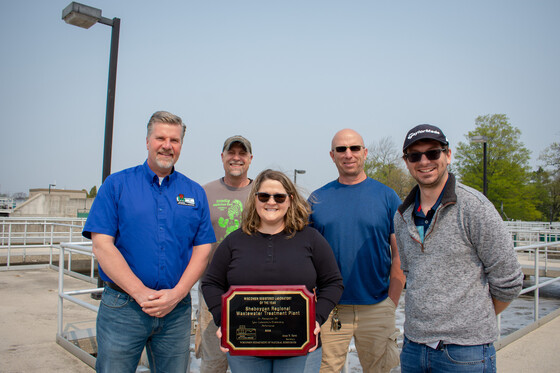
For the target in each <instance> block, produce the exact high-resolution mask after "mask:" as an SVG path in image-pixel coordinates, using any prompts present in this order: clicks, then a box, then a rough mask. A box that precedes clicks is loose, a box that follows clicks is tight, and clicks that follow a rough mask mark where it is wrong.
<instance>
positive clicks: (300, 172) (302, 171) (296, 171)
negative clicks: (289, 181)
mask: <svg viewBox="0 0 560 373" xmlns="http://www.w3.org/2000/svg"><path fill="white" fill-rule="evenodd" d="M304 173H305V170H297V169H294V184H295V183H296V177H297V174H304Z"/></svg>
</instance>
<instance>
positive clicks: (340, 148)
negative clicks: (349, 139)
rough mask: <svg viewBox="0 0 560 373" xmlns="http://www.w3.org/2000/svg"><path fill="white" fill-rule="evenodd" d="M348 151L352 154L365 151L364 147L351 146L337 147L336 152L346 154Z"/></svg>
mask: <svg viewBox="0 0 560 373" xmlns="http://www.w3.org/2000/svg"><path fill="white" fill-rule="evenodd" d="M346 149H350V151H351V152H354V153H355V152H359V151H360V150H362V149H363V146H361V145H351V146H335V147H334V150H335V151H336V152H337V153H344V152H346Z"/></svg>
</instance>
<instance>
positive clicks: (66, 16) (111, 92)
mask: <svg viewBox="0 0 560 373" xmlns="http://www.w3.org/2000/svg"><path fill="white" fill-rule="evenodd" d="M62 19H63V20H64V22H66V23H68V24H70V25H74V26H78V27H81V28H85V29H88V28H90V27H91V26H93V25H95V24H96V23H102V24H104V25H107V26H111V29H112V32H111V51H110V54H109V82H108V84H107V109H106V111H105V140H104V145H103V172H102V174H101V182H104V181H105V179H106V178H107V176H109V175H110V174H111V153H112V148H113V120H114V117H115V89H116V86H117V57H118V53H119V33H120V29H121V20H120V18H116V17H115V18H113V19H109V18H105V17H103V16H102V15H101V9H98V8H94V7H91V6H88V5H84V4H80V3H76V2H74V1H73V2H71V3H70V4H69V5H68V6H67V7H66V8H64V10H62ZM97 286H98V287H102V286H103V281H102V280H101V277H98V278H97ZM91 297H92V298H93V299H101V294H98V293H92V294H91Z"/></svg>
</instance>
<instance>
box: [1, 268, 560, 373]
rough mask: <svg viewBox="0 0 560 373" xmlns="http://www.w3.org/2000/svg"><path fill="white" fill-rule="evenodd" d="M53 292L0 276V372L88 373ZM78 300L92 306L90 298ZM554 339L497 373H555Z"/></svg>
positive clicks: (50, 284) (558, 342)
mask: <svg viewBox="0 0 560 373" xmlns="http://www.w3.org/2000/svg"><path fill="white" fill-rule="evenodd" d="M65 282H66V285H65V290H78V289H84V288H89V287H90V286H88V284H86V286H84V282H82V281H80V280H76V279H73V278H71V277H68V276H66V277H65ZM91 287H93V286H91ZM57 292H58V273H57V272H55V271H53V270H50V269H34V270H21V271H0V297H1V299H2V301H1V302H0V314H1V315H2V317H1V318H0V372H2V373H16V372H17V373H27V372H72V373H82V372H83V373H91V372H93V369H91V368H90V367H89V366H87V365H86V364H85V363H83V362H82V361H81V360H79V359H78V358H76V357H74V355H72V354H70V353H69V352H68V351H66V350H65V349H64V348H62V347H61V346H60V345H58V344H57V343H56V341H55V340H56V332H57V302H58V296H57ZM82 299H83V300H84V301H87V302H90V303H95V302H96V301H93V300H91V298H90V297H89V295H88V296H83V298H82ZM64 305H65V306H64V321H65V323H67V324H65V328H66V329H71V328H73V327H74V326H77V327H91V326H92V325H94V323H95V314H94V313H93V312H92V311H89V310H86V309H84V308H81V307H79V306H76V305H74V304H72V303H70V302H67V301H65V302H64ZM68 323H69V324H68ZM559 336H560V317H557V318H556V319H553V320H552V321H550V322H548V323H546V324H544V325H543V326H541V327H540V328H538V329H536V330H534V331H533V332H531V333H529V334H527V335H526V336H524V337H523V338H521V339H519V340H517V341H515V342H513V343H511V344H509V345H507V346H506V347H504V348H502V349H501V350H500V351H498V372H504V373H517V372H520V373H525V372H543V373H548V372H560V368H559V367H560V337H559ZM192 368H193V369H192V371H193V372H195V371H196V370H197V367H196V365H193V367H192Z"/></svg>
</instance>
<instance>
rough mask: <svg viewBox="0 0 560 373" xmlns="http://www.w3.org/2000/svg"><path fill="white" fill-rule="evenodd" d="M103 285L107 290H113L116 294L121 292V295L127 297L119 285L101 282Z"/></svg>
mask: <svg viewBox="0 0 560 373" xmlns="http://www.w3.org/2000/svg"><path fill="white" fill-rule="evenodd" d="M103 285H105V286H107V287H108V288H111V289H113V290H116V291H118V292H121V293H123V294H126V295H128V293H127V292H126V291H124V290H123V289H122V288H121V287H120V286H119V285H117V284H115V283H114V282H109V281H103Z"/></svg>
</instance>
